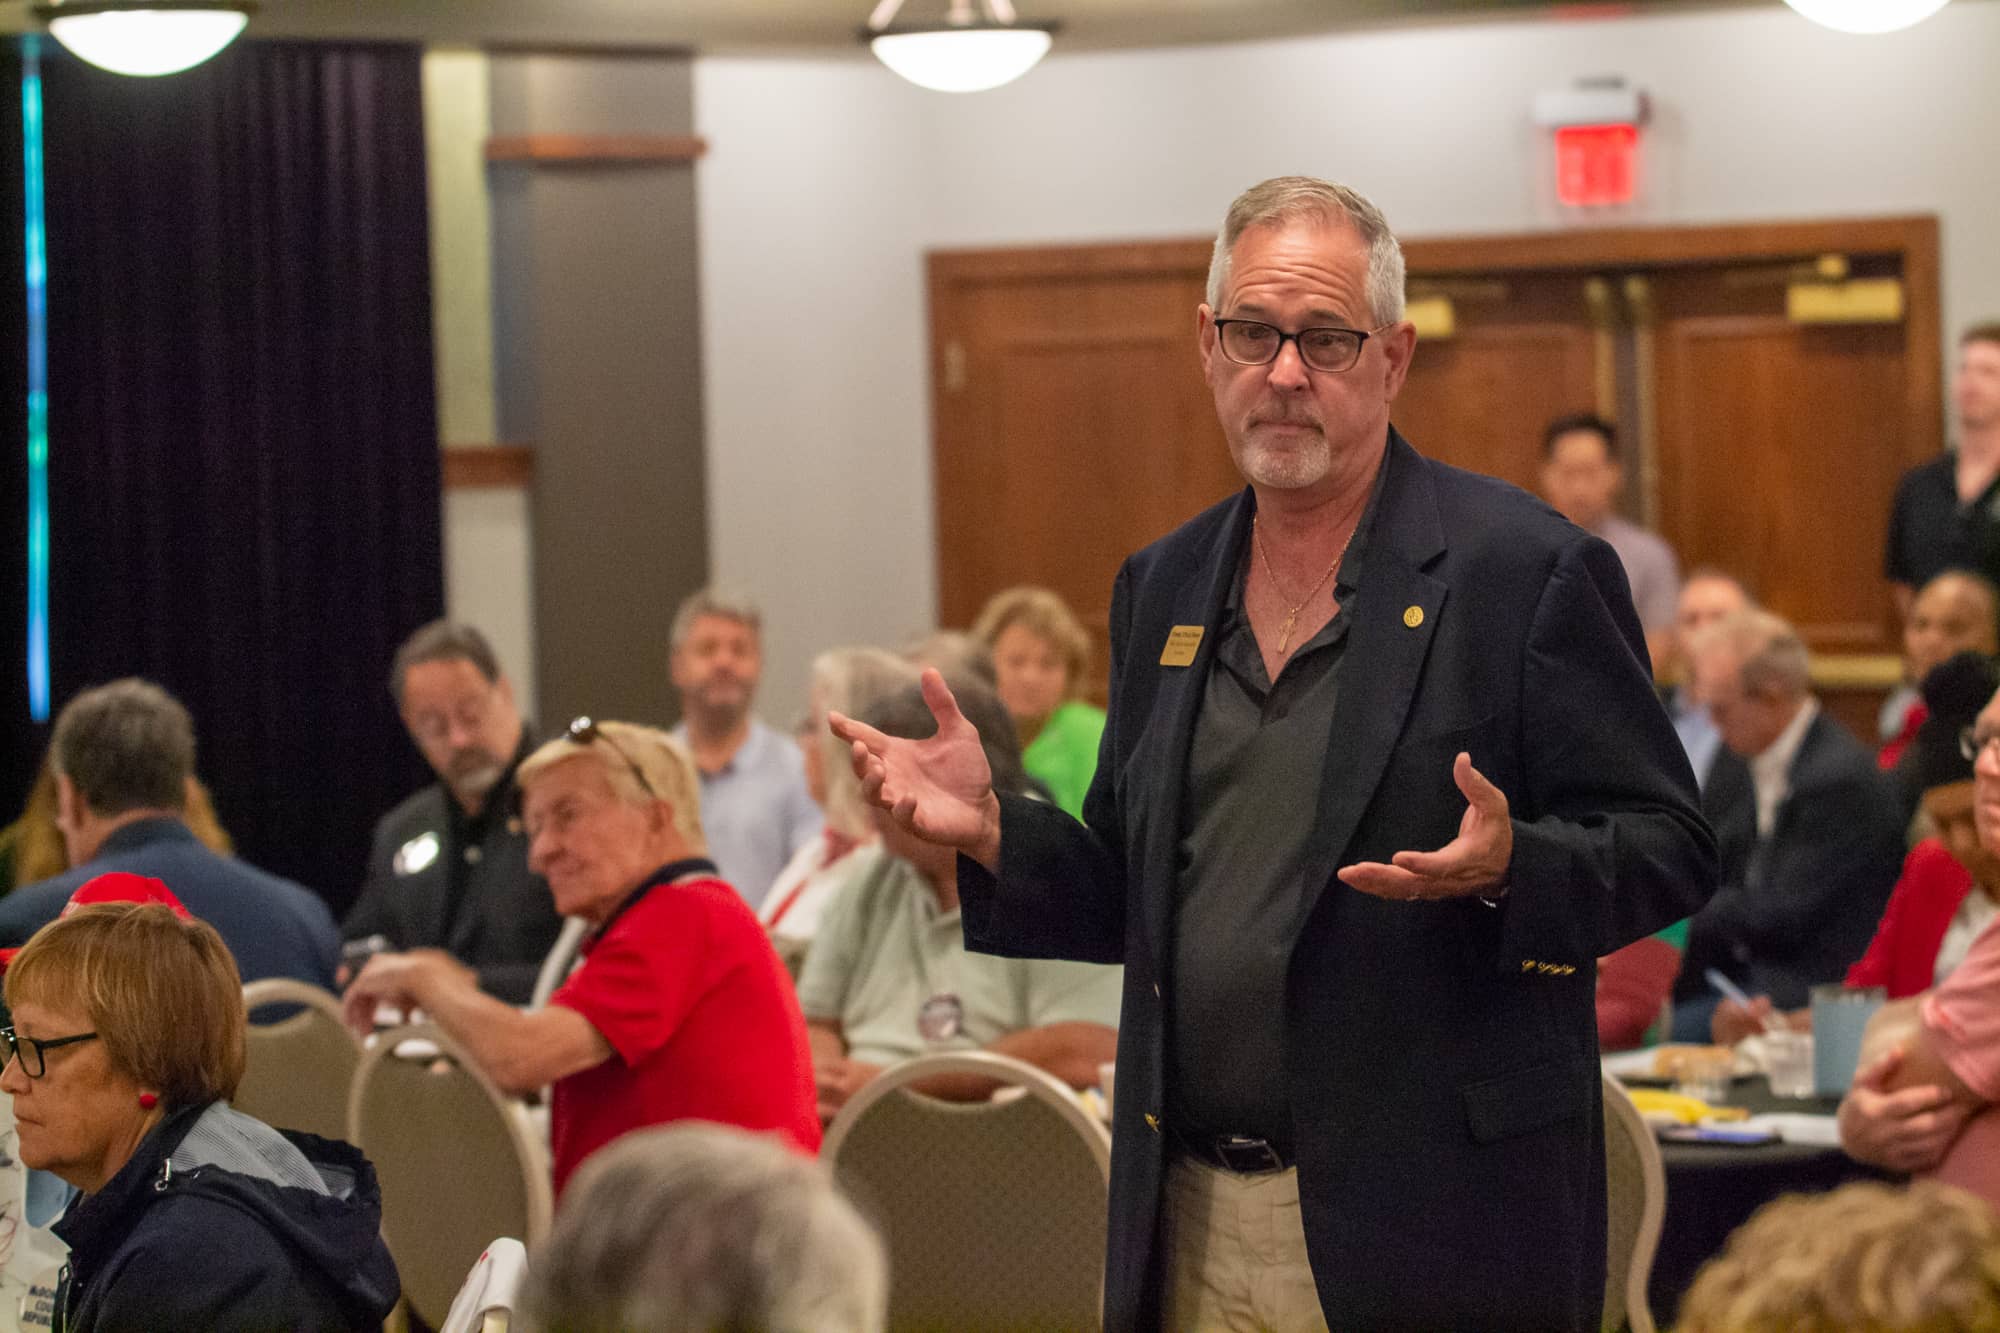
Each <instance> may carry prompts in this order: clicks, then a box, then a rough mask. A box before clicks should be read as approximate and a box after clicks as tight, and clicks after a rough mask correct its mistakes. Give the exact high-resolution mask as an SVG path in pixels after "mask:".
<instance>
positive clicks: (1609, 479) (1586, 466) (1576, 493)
mask: <svg viewBox="0 0 2000 1333" xmlns="http://www.w3.org/2000/svg"><path fill="white" fill-rule="evenodd" d="M1541 480H1542V498H1543V499H1544V500H1547V501H1548V502H1549V504H1550V505H1551V506H1553V507H1554V508H1555V510H1556V512H1558V513H1560V514H1561V515H1562V516H1563V517H1564V518H1566V519H1568V520H1569V521H1570V522H1572V523H1574V524H1576V525H1577V526H1578V527H1579V528H1582V529H1583V530H1584V531H1585V532H1588V533H1592V534H1594V535H1596V536H1598V537H1602V538H1603V539H1604V540H1605V541H1607V542H1609V543H1611V549H1612V550H1614V551H1616V552H1617V553H1618V562H1619V563H1620V564H1622V565H1623V566H1625V579H1626V582H1628V583H1629V584H1631V586H1632V607H1633V609H1634V610H1636V611H1637V612H1638V613H1639V624H1640V625H1641V626H1642V627H1644V629H1645V631H1646V651H1647V652H1648V653H1649V654H1650V655H1651V656H1652V659H1653V663H1654V667H1655V669H1656V670H1657V669H1658V665H1659V662H1660V659H1661V658H1663V657H1665V656H1666V655H1667V653H1668V651H1669V647H1670V644H1671V641H1672V638H1673V633H1674V613H1675V608H1674V599H1675V598H1676V597H1677V596H1678V595H1679V593H1680V583H1681V580H1680V570H1679V567H1678V564H1677V563H1676V561H1675V560H1674V553H1673V549H1672V548H1671V547H1669V546H1668V545H1667V544H1666V542H1664V541H1662V540H1661V539H1660V538H1659V536H1658V535H1657V534H1655V533H1652V532H1648V531H1647V530H1646V529H1644V528H1642V527H1640V526H1639V525H1638V524H1637V523H1634V522H1632V521H1631V520H1630V519H1627V518H1625V517H1624V516H1623V515H1621V514H1620V513H1619V512H1618V497H1619V494H1620V493H1621V492H1622V491H1623V490H1624V489H1625V467H1624V464H1623V463H1621V462H1620V461H1619V457H1618V431H1617V430H1616V428H1615V427H1613V426H1612V424H1611V423H1610V422H1608V421H1606V420H1605V419H1604V418H1603V417H1600V416H1595V415H1593V414H1591V413H1588V412H1580V413H1577V414H1575V415H1573V416H1566V417H1557V418H1556V419H1555V420H1554V421H1551V422H1550V423H1549V424H1548V429H1547V430H1545V431H1543V433H1542V478H1541Z"/></svg>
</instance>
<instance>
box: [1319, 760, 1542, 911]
mask: <svg viewBox="0 0 2000 1333" xmlns="http://www.w3.org/2000/svg"><path fill="white" fill-rule="evenodd" d="M1451 775H1452V779H1453V780H1454V781H1455V782H1457V783H1458V789H1459V791H1461V792H1463V793H1464V794H1465V802H1466V804H1465V818H1463V819H1461V820H1460V821H1459V823H1458V836H1457V837H1456V838H1453V839H1452V840H1451V841H1450V842H1448V843H1446V844H1445V845H1444V846H1442V847H1440V848H1438V849H1437V850H1436V851H1434V852H1397V853H1396V854H1395V855H1394V856H1393V857H1391V858H1389V862H1388V863H1387V864H1384V863H1383V862H1380V861H1358V862H1356V863H1355V864H1353V865H1351V866H1342V867H1341V868H1340V871H1339V874H1340V880H1341V883H1343V884H1345V885H1347V886H1348V887H1349V888H1352V889H1359V890H1360V891H1361V892H1363V893H1369V894H1373V895H1374V896H1376V897H1377V898H1397V899H1402V900H1404V901H1407V902H1422V901H1435V900H1439V899H1444V898H1469V897H1472V896H1473V895H1475V894H1478V895H1483V896H1489V897H1490V896H1492V895H1493V894H1495V893H1498V892H1501V891H1502V886H1503V885H1504V884H1505V883H1506V879H1507V865H1508V862H1509V861H1510V860H1511V859H1512V858H1513V855H1514V823H1513V820H1512V819H1511V818H1510V817H1509V815H1508V811H1507V796H1506V793H1504V792H1502V791H1501V790H1500V789H1499V788H1498V787H1496V786H1494V785H1493V784H1492V783H1490V782H1488V781H1487V780H1486V775H1485V774H1483V773H1481V772H1480V771H1479V770H1478V769H1476V768H1474V767H1473V766H1472V756H1471V755H1469V754H1467V753H1465V752H1464V751H1463V750H1461V751H1460V752H1459V755H1458V758H1457V760H1455V761H1454V762H1453V764H1452V770H1451Z"/></svg>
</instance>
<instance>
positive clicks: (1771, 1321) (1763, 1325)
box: [1674, 1181, 2000, 1333]
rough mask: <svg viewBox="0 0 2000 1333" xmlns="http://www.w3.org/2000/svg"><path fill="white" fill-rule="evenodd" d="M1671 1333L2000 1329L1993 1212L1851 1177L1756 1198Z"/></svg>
mask: <svg viewBox="0 0 2000 1333" xmlns="http://www.w3.org/2000/svg"><path fill="white" fill-rule="evenodd" d="M1674 1327H1675V1329H1676V1330H1677V1333H1781V1331H1782V1333H1930V1331H1931V1330H1936V1331H1937V1333H1944V1331H1945V1330H1964V1331H1965V1333H1970V1330H1974V1329H2000V1218H1996V1217H1995V1216H1994V1215H1993V1213H1992V1212H1990V1211H1989V1210H1988V1209H1987V1208H1986V1207H1985V1206H1984V1205H1983V1204H1981V1203H1980V1202H1979V1200H1977V1199H1974V1198H1970V1197H1968V1196H1967V1195H1966V1194H1965V1193H1963V1192H1962V1191H1959V1190H1954V1189H1949V1188H1946V1187H1944V1186H1941V1185H1934V1184H1917V1185H1912V1186H1910V1187H1909V1188H1907V1189H1899V1188H1893V1187H1891V1186H1888V1185H1878V1184H1876V1183H1875V1182H1873V1181H1861V1182H1857V1183H1855V1184H1852V1185H1845V1186H1842V1187H1841V1188H1840V1189H1837V1190H1834V1191H1833V1192H1832V1193H1830V1194H1815V1195H1793V1196H1790V1197H1787V1198H1783V1199H1779V1200H1778V1201H1777V1202H1776V1203H1770V1204H1766V1205H1765V1206H1764V1207H1762V1208H1760V1209H1758V1210H1757V1212H1756V1213H1755V1214H1754V1215H1753V1216H1752V1217H1751V1218H1750V1220H1749V1221H1748V1222H1745V1223H1744V1224H1743V1225H1742V1226H1740V1227H1738V1228H1737V1229H1736V1231H1735V1234H1733V1235H1732V1236H1730V1238H1729V1245H1728V1248H1727V1249H1725V1250H1724V1251H1723V1252H1722V1253H1721V1254H1720V1255H1718V1256H1717V1257H1715V1258H1714V1259H1712V1260H1710V1261H1709V1262H1708V1264H1707V1265H1706V1266H1705V1267H1703V1269H1702V1270H1701V1272H1700V1274H1699V1275H1698V1276H1697V1277H1696V1278H1695V1281H1694V1286H1693V1287H1691V1288H1690V1289H1689V1290H1688V1294H1687V1299H1686V1300H1684V1301H1683V1302H1682V1303H1681V1314H1680V1322H1679V1323H1677V1324H1675V1325H1674Z"/></svg>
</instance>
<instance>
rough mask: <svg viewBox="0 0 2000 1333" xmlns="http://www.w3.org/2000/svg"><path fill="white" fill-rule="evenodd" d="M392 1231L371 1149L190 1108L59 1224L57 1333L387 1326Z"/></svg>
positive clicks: (317, 1331) (394, 1284)
mask: <svg viewBox="0 0 2000 1333" xmlns="http://www.w3.org/2000/svg"><path fill="white" fill-rule="evenodd" d="M287 1145H289V1147H288V1146H287ZM294 1149H296V1150H297V1153H294V1152H293V1150H294ZM297 1154H303V1160H301V1159H300V1157H299V1156H298V1155H297ZM315 1177H316V1180H315V1179H313V1178H315ZM301 1181H304V1182H305V1183H301ZM381 1226H382V1196H381V1191H380V1189H379V1188H378V1187H377V1185H376V1182H375V1169H374V1168H373V1167H372V1166H370V1165H369V1164H368V1159H367V1158H365V1157H363V1156H362V1155H361V1153H360V1152H359V1151H358V1150H356V1149H354V1148H352V1147H350V1146H348V1145H347V1144H345V1143H337V1142H333V1141H331V1140H328V1139H321V1138H315V1137H314V1136H312V1135H310V1134H294V1133H288V1132H280V1131H278V1130H275V1129H272V1128H270V1127H269V1126H268V1125H265V1124H262V1123H261V1122H259V1121H255V1120H252V1119H251V1118H250V1117H248V1116H245V1115H241V1114H239V1113H237V1112H234V1111H231V1110H230V1109H229V1107H228V1106H227V1105H226V1104H225V1103H222V1102H216V1103H212V1104H211V1105H209V1106H207V1107H188V1108H185V1109H182V1110H180V1111H177V1112H175V1113H174V1114H172V1115H170V1116H169V1117H168V1118H167V1119H165V1120H163V1121H162V1122H161V1123H160V1124H159V1125H158V1126H157V1127H155V1129H154V1130H153V1132H152V1133H151V1134H148V1135H147V1136H146V1138H145V1139H144V1140H143V1141H142V1142H141V1143H140V1144H139V1148H138V1151H136V1152H135V1153H134V1154H133V1155H132V1160H131V1161H129V1162H127V1163H126V1164H125V1166H124V1167H123V1168H122V1169H121V1170H120V1171H119V1172H118V1174H117V1175H115V1176H113V1177H112V1178H111V1179H110V1180H109V1181H108V1182H106V1184H105V1186H104V1188H103V1189H101V1190H99V1191H98V1192H97V1193H96V1194H92V1195H87V1196H84V1197H83V1198H80V1199H78V1200H77V1201H76V1202H75V1203H74V1204H72V1205H71V1206H70V1209H69V1211H68V1212H67V1213H65V1214H64V1215H63V1217H62V1219H61V1220H60V1221H58V1222H57V1223H56V1225H55V1232H56V1235H58V1236H60V1237H61V1238H62V1239H63V1240H64V1241H66V1242H67V1243H68V1244H69V1247H70V1256H69V1263H68V1265H67V1266H66V1267H65V1268H64V1270H63V1279H62V1282H61V1285H60V1287H59V1289H58V1291H57V1293H56V1311H57V1317H56V1329H57V1333H66V1331H67V1333H142V1331H145V1330H156V1329H197V1328H198V1329H204V1330H211V1331H212V1333H233V1331H237V1330H240V1333H277V1331H278V1330H312V1331H313V1333H322V1331H325V1333H331V1331H332V1330H348V1329H371V1330H372V1329H377V1328H380V1327H381V1325H382V1320H383V1319H384V1318H386V1317H387V1316H388V1313H389V1310H390V1308H391V1307H393V1306H394V1305H395V1303H396V1297H397V1294H398V1292H399V1291H400V1290H401V1282H400V1280H399V1279H398V1277H397V1274H396V1265H395V1262H394V1261H393V1260H391V1259H390V1257H389V1251H388V1247H387V1246H385V1245H384V1244H383V1243H382V1237H381V1234H380V1233H381Z"/></svg>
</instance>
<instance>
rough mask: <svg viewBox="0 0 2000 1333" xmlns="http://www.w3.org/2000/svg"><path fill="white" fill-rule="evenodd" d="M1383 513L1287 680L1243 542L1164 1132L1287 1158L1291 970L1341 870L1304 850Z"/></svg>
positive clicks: (1187, 819)
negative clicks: (1366, 560)
mask: <svg viewBox="0 0 2000 1333" xmlns="http://www.w3.org/2000/svg"><path fill="white" fill-rule="evenodd" d="M1378 494H1379V484H1378ZM1374 509H1375V499H1374V498H1373V497H1371V498H1370V499H1369V502H1368V510H1367V512H1365V513H1364V514H1363V515H1362V518H1361V522H1360V524H1359V525H1358V527H1357V535H1356V537H1355V539H1354V541H1353V543H1352V544H1351V545H1350V546H1349V548H1348V552H1347V556H1346V558H1345V559H1344V560H1343V561H1342V563H1341V568H1340V572H1339V574H1338V575H1337V576H1336V577H1335V580H1334V583H1333V586H1332V587H1331V588H1327V589H1322V590H1321V591H1320V592H1318V593H1316V594H1315V596H1316V597H1333V598H1335V599H1336V600H1338V601H1339V603H1340V610H1339V611H1338V612H1337V613H1336V614H1335V615H1334V617H1333V619H1332V620H1330V621H1328V622H1327V624H1326V625H1325V626H1324V627H1322V628H1321V630H1320V631H1319V633H1317V634H1315V635H1313V637H1312V638H1310V639H1308V640H1307V641H1306V642H1305V643H1304V644H1302V645H1301V646H1300V647H1299V649H1298V650H1297V651H1296V652H1294V653H1293V654H1292V656H1291V658H1290V660H1288V661H1287V662H1286V663H1285V665H1284V666H1283V667H1282V668H1280V670H1279V672H1278V678H1277V680H1275V681H1273V680H1272V679H1271V678H1270V675H1269V673H1268V672H1266V671H1265V669H1264V658H1263V654H1262V653H1260V652H1259V651H1258V648H1257V636H1256V634H1255V632H1254V631H1252V629H1251V628H1250V620H1249V617H1248V616H1247V615H1246V614H1245V613H1244V611H1243V583H1244V579H1245V577H1246V575H1247V574H1248V572H1249V567H1250V566H1249V562H1250V561H1251V560H1253V559H1255V558H1256V557H1255V555H1254V553H1253V551H1252V550H1251V548H1250V547H1249V546H1247V545H1246V546H1245V548H1244V551H1243V553H1242V555H1241V557H1240V558H1239V560H1238V564H1237V570H1236V574H1235V576H1234V579H1233V581H1232V586H1231V590H1230V594H1229V598H1228V600H1227V602H1226V603H1225V604H1224V606H1223V608H1222V614H1221V619H1220V622H1219V623H1218V624H1217V626H1216V633H1217V636H1218V637H1217V640H1216V650H1215V664H1214V666H1213V668H1212V669H1211V670H1210V671H1209V673H1208V682H1207V685H1206V686H1205V688H1204V690H1203V693H1202V700H1201V712H1200V715H1199V717H1198V718H1197V719H1196V722H1195V729H1194V739H1193V745H1192V748H1191V749H1190V751H1189V754H1188V766H1187V785H1186V788H1185V790H1184V792H1183V796H1182V805H1181V810H1182V833H1181V843H1180V868H1179V875H1178V877H1177V880H1176V882H1175V886H1174V888H1175V913H1174V945H1173V971H1172V976H1173V978H1174V985H1173V986H1172V987H1170V988H1169V990H1168V992H1167V993H1168V995H1169V996H1170V997H1171V998H1170V1001H1169V1004H1170V1011H1169V1014H1168V1025H1167V1032H1168V1037H1167V1041H1168V1067H1167V1123H1168V1124H1171V1125H1176V1126H1179V1127H1180V1129H1181V1132H1182V1133H1184V1134H1185V1135H1187V1136H1189V1137H1192V1138H1196V1139H1200V1138H1207V1137H1213V1136H1215V1135H1220V1134H1247V1135H1253V1136H1255V1137H1257V1138H1262V1139H1266V1140H1268V1141H1269V1142H1271V1143H1272V1144H1273V1145H1275V1146H1276V1147H1277V1148H1278V1150H1279V1151H1280V1152H1281V1153H1283V1154H1284V1155H1285V1156H1286V1157H1287V1158H1289V1157H1290V1156H1291V1150H1292V1124H1291V1108H1290V1104H1289V1100H1288V1098H1287V1096H1286V1091H1285V1089H1286V1080H1285V1051H1284V1041H1285V973H1286V969H1287V968H1288V967H1289V965H1290V962H1291V953H1292V944H1293V941H1295V940H1296V939H1297V938H1298V935H1299V930H1300V928H1301V927H1302V926H1303V924H1304V916H1305V912H1306V910H1307V908H1308V907H1309V906H1310V905H1311V903H1312V900H1313V889H1314V888H1316V887H1318V886H1320V885H1322V884H1324V883H1325V881H1326V878H1327V876H1328V875H1329V874H1330V873H1331V870H1332V867H1330V866H1326V865H1312V866H1308V865H1306V864H1304V853H1305V846H1306V842H1307V839H1308V838H1309V837H1310V835H1311V833H1312V827H1313V821H1314V820H1315V819H1316V818H1317V816H1318V813H1319V804H1320V786H1321V782H1322V780H1323V778H1324V776H1325V772H1326V749H1327V738H1328V737H1329V736H1330V735H1332V732H1333V707H1334V701H1335V699H1336V698H1338V696H1339V692H1340V665H1341V660H1342V659H1343V658H1344V657H1345V655H1346V648H1347V628H1348V625H1349V623H1350V621H1351V620H1352V616H1353V606H1354V599H1355V598H1356V597H1357V596H1359V595H1360V588H1359V584H1360V580H1361V577H1362V574H1361V566H1362V563H1363V562H1362V560H1361V559H1360V555H1361V551H1362V548H1363V546H1364V545H1365V544H1366V538H1367V533H1368V531H1369V529H1370V527H1371V526H1372V524H1373V521H1374Z"/></svg>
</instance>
